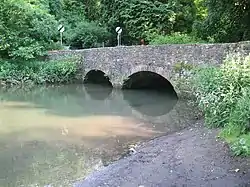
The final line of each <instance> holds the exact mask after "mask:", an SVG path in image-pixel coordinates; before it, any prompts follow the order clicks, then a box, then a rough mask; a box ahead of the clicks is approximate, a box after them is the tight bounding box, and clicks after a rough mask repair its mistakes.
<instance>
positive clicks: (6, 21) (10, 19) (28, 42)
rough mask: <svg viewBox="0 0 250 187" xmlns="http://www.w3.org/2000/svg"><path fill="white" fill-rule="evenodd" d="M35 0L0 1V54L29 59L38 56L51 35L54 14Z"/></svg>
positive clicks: (45, 46) (48, 42)
mask: <svg viewBox="0 0 250 187" xmlns="http://www.w3.org/2000/svg"><path fill="white" fill-rule="evenodd" d="M36 3H37V1H35V2H31V3H28V2H26V1H22V0H2V1H0V7H1V9H0V39H1V43H0V55H1V57H7V58H10V57H12V58H24V59H31V58H35V57H36V56H37V55H42V54H43V52H44V51H46V50H47V48H48V47H49V45H50V44H51V43H53V39H54V37H55V31H56V28H55V26H56V25H57V22H56V20H55V19H54V16H52V15H50V14H49V13H48V11H47V10H46V9H41V8H40V7H39V6H37V4H36Z"/></svg>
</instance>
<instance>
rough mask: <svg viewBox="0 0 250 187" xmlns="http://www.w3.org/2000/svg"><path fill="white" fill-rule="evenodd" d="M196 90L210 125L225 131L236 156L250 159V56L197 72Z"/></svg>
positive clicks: (200, 105)
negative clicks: (249, 157) (249, 156)
mask: <svg viewBox="0 0 250 187" xmlns="http://www.w3.org/2000/svg"><path fill="white" fill-rule="evenodd" d="M193 86H194V91H195V93H196V98H197V101H198V104H199V107H200V108H201V109H202V111H203V113H204V117H205V123H206V125H207V126H209V127H219V128H222V131H221V133H220V136H221V137H222V138H224V139H225V140H226V141H227V142H228V143H229V145H230V147H231V150H232V151H233V152H234V154H235V155H250V55H249V56H248V57H245V58H243V57H242V56H240V55H229V56H228V57H227V58H226V60H225V61H224V63H223V65H222V66H221V67H204V68H201V69H199V70H197V71H196V72H195V77H194V84H193Z"/></svg>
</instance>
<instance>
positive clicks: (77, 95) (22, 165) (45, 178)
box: [0, 85, 186, 187]
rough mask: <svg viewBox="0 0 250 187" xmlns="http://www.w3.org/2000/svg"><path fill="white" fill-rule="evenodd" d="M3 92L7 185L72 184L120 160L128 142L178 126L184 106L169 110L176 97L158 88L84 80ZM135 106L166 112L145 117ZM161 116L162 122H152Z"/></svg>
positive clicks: (0, 116) (0, 142)
mask: <svg viewBox="0 0 250 187" xmlns="http://www.w3.org/2000/svg"><path fill="white" fill-rule="evenodd" d="M0 97H1V101H0V152H1V154H0V166H1V170H0V186H4V187H5V186H6V187H8V186H10V187H15V186H25V187H28V186H30V185H33V186H34V184H37V186H44V185H48V184H53V185H54V186H60V185H62V186H69V185H68V184H69V183H71V182H72V181H76V180H78V179H82V178H83V177H84V176H85V175H86V174H88V173H89V172H91V171H93V169H95V168H98V167H102V166H103V165H106V164H107V163H110V162H111V161H113V160H116V159H119V158H120V157H121V155H123V154H124V153H126V150H127V149H126V148H127V147H128V145H129V144H133V143H135V142H138V141H142V140H146V139H149V138H151V137H155V136H158V135H159V134H162V133H166V132H169V131H171V130H174V129H178V128H180V127H181V125H182V123H181V121H182V118H184V117H183V116H184V115H183V114H184V112H183V111H184V110H183V109H184V108H185V106H184V105H180V104H177V107H179V108H183V109H181V110H180V109H178V108H177V109H175V108H176V106H175V107H174V108H173V109H171V108H172V107H173V103H175V101H173V103H171V101H169V100H167V99H166V97H165V96H162V95H157V94H155V93H149V92H148V93H144V92H138V91H128V90H127V91H123V92H121V91H119V90H112V89H111V90H110V89H106V90H105V89H103V88H102V87H99V88H98V87H96V86H94V87H92V88H91V86H89V87H86V86H85V87H84V86H83V85H67V86H59V87H58V86H56V87H36V88H32V89H15V88H12V89H8V90H4V89H1V90H0ZM124 99H126V101H125V100H124ZM163 101H164V102H163ZM144 102H146V105H144ZM132 108H133V109H136V110H138V111H140V112H141V113H144V114H147V115H150V116H159V115H162V116H161V118H158V117H157V119H156V118H153V119H151V118H150V119H148V118H146V117H143V120H141V118H140V117H141V116H138V115H137V114H135V113H134V112H133V110H132ZM167 112H168V114H166V115H163V114H164V113H167ZM185 119H186V118H185ZM157 120H158V121H162V122H163V123H161V124H160V125H158V126H154V123H155V122H156V123H157V122H158V121H157ZM184 121H185V120H184ZM184 124H186V122H185V123H184ZM181 128H182V127H181Z"/></svg>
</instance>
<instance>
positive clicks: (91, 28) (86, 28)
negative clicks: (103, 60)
mask: <svg viewBox="0 0 250 187" xmlns="http://www.w3.org/2000/svg"><path fill="white" fill-rule="evenodd" d="M109 36H110V33H109V32H108V31H107V30H106V28H105V27H100V26H98V25H97V24H96V23H94V22H92V23H89V22H85V21H82V22H80V23H79V24H78V26H76V27H75V28H73V29H71V30H69V31H68V32H67V35H66V38H67V42H68V44H69V45H70V46H71V48H78V49H81V48H92V47H99V46H101V45H102V42H106V41H107V39H108V38H109Z"/></svg>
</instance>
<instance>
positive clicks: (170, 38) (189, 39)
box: [149, 32, 205, 45]
mask: <svg viewBox="0 0 250 187" xmlns="http://www.w3.org/2000/svg"><path fill="white" fill-rule="evenodd" d="M149 40H150V42H149V44H151V45H159V44H191V43H205V41H202V40H201V39H198V38H196V37H194V36H192V35H188V34H181V33H179V32H176V33H173V34H171V35H165V36H164V35H155V36H151V37H150V39H149Z"/></svg>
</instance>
